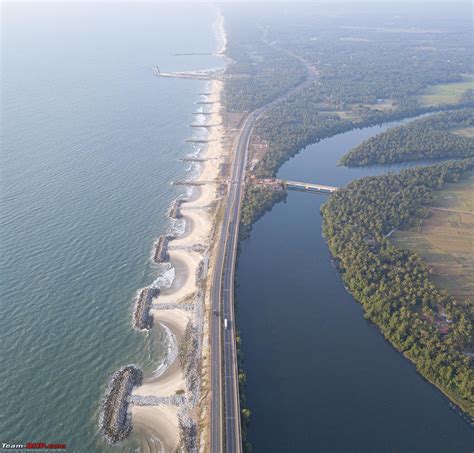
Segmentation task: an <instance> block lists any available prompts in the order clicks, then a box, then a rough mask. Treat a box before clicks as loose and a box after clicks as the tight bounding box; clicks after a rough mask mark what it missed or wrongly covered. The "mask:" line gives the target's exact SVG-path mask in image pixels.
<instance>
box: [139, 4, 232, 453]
mask: <svg viewBox="0 0 474 453" xmlns="http://www.w3.org/2000/svg"><path fill="white" fill-rule="evenodd" d="M215 31H216V33H220V37H221V39H220V40H219V42H218V45H220V46H221V48H220V50H219V51H218V53H219V54H221V55H222V54H223V53H224V52H225V48H226V35H225V30H224V21H223V16H222V14H220V13H219V16H218V18H217V20H216V22H215ZM222 89H223V82H221V81H219V80H213V81H212V82H211V87H210V88H209V89H208V91H209V93H210V94H209V95H208V96H207V97H206V99H207V101H208V102H213V103H216V104H215V105H220V102H221V95H222ZM222 123H223V118H222V115H221V111H220V109H217V111H212V113H211V114H210V115H206V117H205V119H204V120H203V121H202V127H203V128H206V130H207V137H206V140H207V141H208V143H207V145H206V147H205V148H204V149H201V150H198V151H196V153H193V154H196V156H198V157H199V158H202V159H204V160H203V161H202V162H200V163H199V167H200V169H199V174H198V175H197V176H196V177H195V178H193V179H194V180H195V181H216V180H218V179H219V176H220V172H221V164H223V163H224V162H226V157H227V153H226V152H225V149H224V145H223V138H224V136H225V134H226V129H225V127H224V126H223V125H222ZM207 124H212V125H217V126H214V127H212V128H208V127H206V125H207ZM183 157H184V156H183ZM180 198H182V199H183V202H182V204H181V205H180V217H181V218H182V219H183V220H184V222H186V223H185V227H184V228H183V231H182V234H179V235H177V237H176V238H175V239H174V240H172V241H171V242H170V244H169V247H168V254H169V263H170V266H171V268H174V269H175V274H176V275H175V277H174V279H173V282H172V283H171V285H170V286H169V288H163V289H162V292H160V294H159V296H158V297H156V298H153V301H152V303H153V304H170V306H172V307H173V308H172V309H166V310H165V309H162V310H160V309H156V308H153V307H152V308H151V310H150V314H151V315H152V317H153V319H154V324H155V326H157V325H158V324H159V325H160V328H165V329H166V330H167V332H168V338H169V339H170V338H171V337H172V338H173V339H172V340H171V341H173V342H174V343H175V344H173V345H172V346H170V345H169V347H168V353H167V356H169V354H170V351H171V350H172V349H173V348H174V351H175V352H176V354H175V353H171V355H172V356H173V357H172V360H170V361H169V362H167V358H166V357H165V360H164V362H163V363H162V364H160V365H159V366H158V368H157V370H159V375H158V376H156V375H154V373H155V372H154V373H153V374H152V375H151V376H147V377H146V378H145V379H144V382H143V384H142V385H141V386H139V387H135V388H134V389H133V391H132V395H134V396H135V395H137V396H138V395H141V396H159V397H167V396H172V395H177V394H184V395H185V403H184V404H183V405H180V406H134V405H133V406H132V409H131V413H132V425H133V427H134V428H135V429H136V432H138V433H140V436H139V437H140V443H141V445H142V447H145V446H146V449H147V450H148V451H168V450H169V451H171V450H174V449H176V448H178V447H179V446H180V443H182V442H183V441H185V440H183V439H181V438H180V437H181V429H180V425H181V424H182V420H183V418H187V419H189V420H190V421H191V423H193V424H194V425H195V426H197V433H198V434H197V439H196V443H197V444H198V445H199V447H200V448H199V449H200V450H201V451H205V442H206V441H205V437H204V438H203V437H202V435H203V433H204V431H205V430H204V429H203V426H202V424H203V423H205V422H203V420H205V417H206V410H205V406H206V404H207V403H208V401H207V400H208V398H207V397H205V396H203V395H206V394H207V390H208V389H206V385H205V383H206V382H208V379H207V377H206V373H207V372H208V370H209V363H208V349H209V348H208V344H209V338H208V330H209V329H208V316H209V315H208V314H209V300H208V297H207V294H206V289H207V285H208V282H207V280H208V279H207V276H208V275H211V274H212V272H213V253H212V244H213V242H214V241H213V239H214V236H215V234H216V231H217V228H216V226H217V214H218V204H219V200H220V199H221V198H222V195H220V193H219V185H218V184H214V183H212V184H205V185H203V186H199V187H196V188H194V191H193V193H192V194H188V196H186V195H184V196H181V197H180ZM174 226H175V224H174V223H173V224H172V227H171V228H173V227H174ZM197 246H199V247H197ZM197 248H198V250H196V249H197ZM178 263H179V264H178ZM208 263H209V264H208ZM207 264H208V266H207ZM206 267H208V269H205V268H206ZM158 279H159V277H158ZM177 281H178V282H179V283H178V284H177V285H175V283H176V282H177ZM174 285H175V286H174ZM180 304H186V306H183V308H179V305H180ZM189 304H192V306H193V307H192V309H191V310H189V309H188V306H189ZM189 325H192V327H193V328H194V329H195V330H194V332H195V336H196V337H198V338H195V342H197V345H198V346H197V350H196V351H195V353H196V358H195V360H196V361H197V363H198V365H197V368H198V370H200V371H198V372H197V374H198V377H197V381H198V382H197V389H196V388H195V387H196V386H195V385H193V389H192V390H190V388H188V387H189V385H187V379H186V376H185V371H184V370H183V369H182V368H183V367H182V363H181V362H180V358H179V357H178V355H179V353H178V351H181V348H182V347H183V343H185V341H184V338H185V335H186V330H187V328H188V326H189ZM169 334H171V335H169ZM184 347H186V345H185V344H184ZM188 379H189V378H188ZM203 449H204V450H203Z"/></svg>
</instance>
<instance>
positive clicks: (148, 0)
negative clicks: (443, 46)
mask: <svg viewBox="0 0 474 453" xmlns="http://www.w3.org/2000/svg"><path fill="white" fill-rule="evenodd" d="M31 2H33V3H45V2H55V3H87V2H93V3H215V4H219V3H348V4H357V3H423V4H429V3H451V2H452V3H460V2H461V3H468V2H469V0H459V1H458V0H454V1H453V0H296V1H294V0H293V1H292V0H258V1H255V0H214V1H210V0H4V3H31ZM0 3H2V0H0Z"/></svg>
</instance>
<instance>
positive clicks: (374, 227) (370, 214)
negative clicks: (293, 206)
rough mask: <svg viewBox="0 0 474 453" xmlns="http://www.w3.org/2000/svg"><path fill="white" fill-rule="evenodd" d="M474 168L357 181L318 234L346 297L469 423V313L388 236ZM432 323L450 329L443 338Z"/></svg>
mask: <svg viewBox="0 0 474 453" xmlns="http://www.w3.org/2000/svg"><path fill="white" fill-rule="evenodd" d="M473 168H474V159H466V160H463V161H456V162H448V163H444V164H438V165H434V166H430V167H421V168H417V169H410V170H405V171H402V172H401V173H399V174H394V173H389V174H387V175H383V176H375V177H368V178H362V179H359V180H355V181H353V182H351V183H350V184H349V185H348V186H347V187H345V188H343V189H341V190H339V191H337V192H336V193H335V194H333V195H332V196H331V197H330V198H329V200H328V201H327V203H326V204H325V205H323V207H322V215H323V234H324V236H325V237H326V239H327V242H328V245H329V248H330V250H331V252H332V254H333V256H334V257H336V258H337V260H338V265H339V268H340V270H341V272H342V276H343V279H344V282H345V284H346V285H347V287H348V289H349V290H350V291H351V293H352V294H353V295H354V297H355V299H356V300H358V301H359V302H360V303H361V304H362V306H363V307H364V310H365V313H366V317H367V318H368V319H370V320H371V321H372V322H374V323H375V324H377V325H378V326H379V327H380V329H381V331H382V332H383V334H384V336H385V337H386V338H387V339H388V340H390V341H391V342H392V343H393V345H394V346H395V347H396V348H397V349H399V350H400V351H402V352H403V353H404V355H405V356H407V357H408V358H409V359H410V360H411V361H413V362H414V363H415V364H416V367H417V369H418V371H419V372H420V373H421V374H422V375H423V376H425V377H426V378H427V379H429V380H430V381H431V382H433V383H434V384H436V385H437V386H438V387H439V388H441V389H442V390H443V391H444V392H445V393H446V394H447V395H449V396H450V397H451V398H452V399H453V400H454V401H456V402H457V403H458V404H459V405H460V406H461V407H462V408H463V409H464V410H466V411H467V412H469V413H470V414H471V415H474V372H473V370H472V368H471V367H470V359H469V357H468V355H467V354H466V353H467V352H468V351H472V348H473V346H474V343H473V340H474V337H473V325H472V320H473V310H472V307H470V306H468V305H463V304H460V303H457V302H456V301H455V300H454V299H453V298H452V297H450V296H449V295H448V294H447V293H446V292H445V291H443V290H440V289H438V288H437V287H436V286H435V285H434V284H433V283H432V281H431V280H430V276H429V269H428V268H427V267H426V265H425V264H424V263H423V262H422V260H421V259H420V258H419V257H418V256H417V255H416V254H414V253H412V252H410V251H407V250H400V249H398V248H396V247H394V246H393V245H392V243H391V242H390V240H389V239H388V238H387V234H388V233H389V232H390V231H391V230H393V229H395V228H407V227H411V226H415V225H417V224H419V223H420V222H421V221H422V219H423V218H425V217H426V216H427V215H428V214H427V212H428V211H427V210H426V208H425V206H428V205H430V203H431V202H432V199H433V191H434V190H437V189H440V188H441V187H442V186H443V184H444V183H446V182H455V181H457V180H458V179H459V176H460V174H461V173H462V172H466V171H469V170H472V169H473ZM435 319H438V320H443V321H444V324H445V325H448V326H449V330H448V332H447V333H445V334H442V333H441V332H440V330H439V324H438V323H437V322H435Z"/></svg>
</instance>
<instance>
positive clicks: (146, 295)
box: [132, 287, 160, 330]
mask: <svg viewBox="0 0 474 453" xmlns="http://www.w3.org/2000/svg"><path fill="white" fill-rule="evenodd" d="M159 294H160V290H159V289H158V288H152V287H147V288H143V289H141V290H140V292H139V293H138V295H137V297H136V298H135V305H134V308H133V317H132V323H133V328H134V329H135V330H148V329H150V328H151V326H152V324H153V316H151V315H150V307H151V304H152V302H153V298H154V297H158V295H159Z"/></svg>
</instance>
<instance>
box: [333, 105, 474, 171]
mask: <svg viewBox="0 0 474 453" xmlns="http://www.w3.org/2000/svg"><path fill="white" fill-rule="evenodd" d="M473 125H474V109H462V110H459V111H449V112H443V113H439V114H435V115H432V116H429V117H428V118H421V119H418V120H415V121H412V122H410V123H408V124H404V125H401V126H398V127H394V128H391V129H388V130H387V131H385V132H382V133H381V134H378V135H376V136H375V137H372V138H369V139H368V140H365V141H363V142H362V143H361V144H360V145H358V146H356V147H354V148H352V149H351V150H350V151H349V152H348V153H347V154H345V155H344V156H343V157H342V159H341V161H340V163H341V165H347V166H349V167H359V166H364V165H371V164H389V163H396V162H403V161H411V160H420V159H439V158H454V157H458V158H467V157H474V139H473V138H469V137H462V136H459V135H455V134H453V133H452V132H453V130H454V129H459V128H463V127H470V126H473Z"/></svg>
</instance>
